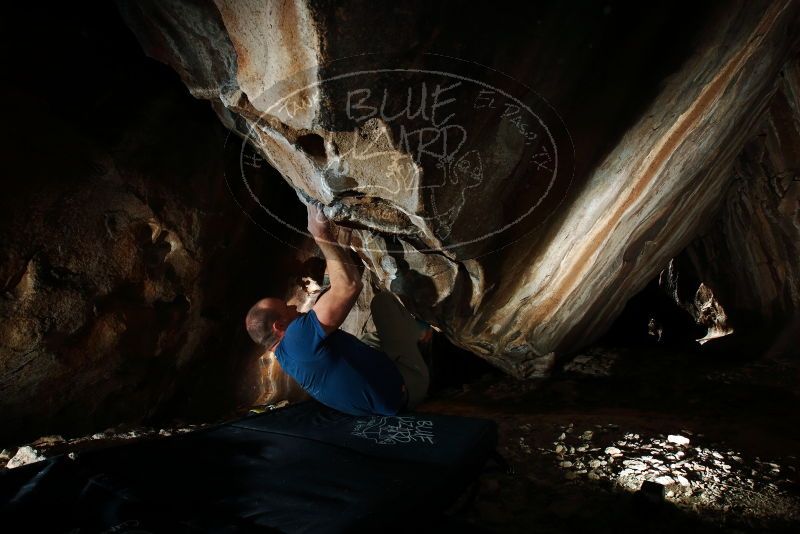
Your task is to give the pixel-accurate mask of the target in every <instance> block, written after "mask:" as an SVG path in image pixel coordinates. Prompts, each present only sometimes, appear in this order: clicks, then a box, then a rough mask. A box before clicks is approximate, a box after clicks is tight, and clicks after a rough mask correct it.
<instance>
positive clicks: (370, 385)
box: [245, 204, 429, 415]
mask: <svg viewBox="0 0 800 534" xmlns="http://www.w3.org/2000/svg"><path fill="white" fill-rule="evenodd" d="M331 226H332V225H331V223H330V222H329V221H328V220H327V218H326V217H325V215H324V214H323V213H322V210H320V209H319V207H317V206H316V205H312V204H309V205H308V231H309V232H310V233H311V235H312V236H313V237H314V240H315V241H316V242H317V245H319V248H320V249H321V250H322V253H323V255H324V256H325V261H326V262H327V270H328V276H329V278H330V289H329V290H328V291H327V292H325V293H323V294H322V296H320V297H319V299H318V300H317V302H316V303H315V304H314V306H313V308H311V310H310V311H309V312H308V313H299V312H298V311H297V307H296V306H288V305H287V304H286V302H285V301H283V300H281V299H275V298H266V299H262V300H260V301H258V302H257V303H256V304H255V305H254V306H253V307H252V308H251V309H250V311H249V312H248V314H247V318H246V320H245V323H246V327H247V331H248V333H249V334H250V337H251V338H252V339H253V341H255V342H256V343H258V344H260V345H262V346H264V347H266V348H268V349H270V350H272V351H273V352H274V353H275V357H276V358H277V359H278V362H279V363H280V364H281V367H282V368H283V370H284V371H286V372H287V373H288V374H289V375H290V376H292V378H294V379H295V380H296V381H297V382H298V383H299V384H300V385H301V386H302V387H303V389H305V390H306V391H307V392H308V393H309V395H311V396H312V397H314V398H315V399H316V400H318V401H319V402H321V403H323V404H325V405H327V406H330V407H331V408H335V409H337V410H339V411H342V412H345V413H349V414H352V415H368V414H379V415H395V414H397V413H398V412H400V411H402V410H404V409H410V408H413V407H414V406H416V405H417V404H419V402H421V401H422V399H423V398H424V397H425V395H426V393H427V391H428V384H429V376H428V368H427V366H426V365H425V362H424V360H423V359H422V355H421V354H420V351H419V347H418V345H417V340H418V339H419V336H420V328H419V325H418V323H417V322H416V321H415V320H414V318H413V317H412V316H411V315H410V314H409V313H408V312H407V311H406V310H405V308H403V307H402V306H401V305H400V303H399V302H398V301H397V299H396V298H395V297H394V296H393V295H392V294H391V293H388V292H381V293H378V294H377V295H376V296H375V297H374V298H373V299H372V303H371V305H370V309H371V311H372V319H373V321H374V323H375V327H376V328H377V335H368V336H365V337H364V338H363V339H361V340H359V339H358V338H356V337H355V336H353V335H351V334H349V333H347V332H345V331H343V330H341V329H340V328H339V327H340V326H341V325H342V323H343V322H344V320H345V319H346V318H347V315H348V314H349V313H350V310H351V309H352V308H353V305H354V304H355V303H356V300H357V299H358V295H359V294H360V293H361V289H362V283H361V276H360V274H359V272H358V269H357V268H356V266H355V265H354V264H353V262H352V258H351V257H350V254H349V252H348V251H346V250H345V249H343V248H342V247H341V246H340V245H339V244H338V242H337V240H336V236H335V235H334V233H333V229H332V228H331ZM341 230H342V229H339V228H337V232H338V231H341Z"/></svg>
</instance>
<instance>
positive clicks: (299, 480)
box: [0, 401, 497, 533]
mask: <svg viewBox="0 0 800 534" xmlns="http://www.w3.org/2000/svg"><path fill="white" fill-rule="evenodd" d="M496 440H497V431H496V425H495V423H494V422H492V421H488V420H482V419H473V418H464V417H453V416H445V415H435V414H425V413H407V414H403V415H399V416H393V417H384V416H371V417H353V416H349V415H344V414H341V413H339V412H336V411H334V410H330V409H328V408H326V407H324V406H322V405H320V404H318V403H316V402H313V401H309V402H304V403H300V404H296V405H293V406H289V407H287V408H284V409H280V410H276V411H273V412H268V413H264V414H260V415H254V416H250V417H245V418H243V419H239V420H236V421H233V422H229V423H225V424H222V425H218V426H215V427H210V428H206V429H203V430H199V431H195V432H190V433H186V434H181V435H176V436H171V437H168V438H159V439H153V440H148V441H143V442H138V443H131V444H125V445H119V446H113V447H109V448H106V449H102V450H95V451H87V452H83V453H77V454H76V455H75V457H74V459H70V458H69V457H68V456H66V455H64V456H57V457H53V458H49V459H47V460H45V461H42V462H39V463H36V464H32V465H28V466H24V467H20V468H17V469H13V470H9V471H7V472H5V473H3V474H2V475H0V503H1V505H2V508H0V525H2V526H3V531H5V532H15V531H27V532H33V531H47V532H67V531H69V532H81V533H83V532H273V531H279V532H349V531H373V532H374V531H382V532H386V531H424V530H426V529H425V522H426V521H429V520H431V518H435V517H437V514H440V513H441V511H442V510H444V509H445V508H446V507H448V506H449V505H450V504H452V503H453V502H454V501H455V500H456V499H457V498H458V497H459V495H461V494H462V493H463V491H464V490H465V488H466V487H467V486H468V485H469V483H470V482H471V481H473V480H474V479H475V478H476V477H477V476H478V475H479V473H480V471H481V470H482V468H483V466H484V465H485V463H486V461H487V459H488V458H489V457H490V455H491V454H492V452H493V451H494V448H495V445H496Z"/></svg>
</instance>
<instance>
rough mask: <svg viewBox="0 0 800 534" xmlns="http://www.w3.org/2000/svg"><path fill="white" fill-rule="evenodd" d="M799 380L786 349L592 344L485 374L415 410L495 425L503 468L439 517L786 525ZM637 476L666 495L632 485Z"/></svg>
mask: <svg viewBox="0 0 800 534" xmlns="http://www.w3.org/2000/svg"><path fill="white" fill-rule="evenodd" d="M799 378H800V362H798V361H797V360H796V359H785V360H774V359H773V360H759V361H741V360H739V361H730V360H725V359H724V358H720V357H716V358H704V357H702V356H699V355H698V354H692V353H682V352H675V351H674V350H665V349H660V348H647V349H631V348H626V349H613V348H607V347H606V348H603V347H595V348H593V349H591V350H589V351H588V352H585V353H583V354H582V355H580V356H578V357H577V358H576V359H574V360H573V361H572V363H570V364H568V365H567V366H566V367H564V368H562V369H559V370H558V371H557V372H555V373H554V375H553V376H552V377H550V378H547V379H541V380H538V381H537V380H531V381H518V380H514V379H511V378H508V377H503V376H498V375H496V374H493V373H488V374H485V375H484V376H483V377H482V378H480V379H478V380H476V381H474V382H471V383H469V384H465V385H463V386H462V387H461V388H452V387H451V388H449V389H446V390H442V391H440V392H439V393H438V394H436V395H434V396H433V397H432V398H431V399H430V400H429V401H428V402H426V403H425V404H424V405H423V406H421V407H420V410H421V411H430V412H438V413H446V414H453V415H464V416H475V417H486V418H491V419H494V420H495V421H496V422H497V423H498V425H499V449H498V450H499V452H500V453H501V454H502V455H503V456H504V457H505V458H506V460H507V461H508V462H509V463H510V464H511V465H512V466H513V469H514V474H507V473H506V472H505V471H504V470H503V469H500V468H495V469H491V468H490V469H489V470H488V471H487V472H485V473H484V475H483V476H482V477H481V478H480V480H479V481H478V483H477V484H476V485H475V487H474V488H473V497H472V500H471V501H469V500H467V499H465V502H464V503H463V505H462V506H460V507H457V508H456V509H455V510H454V511H453V512H452V514H451V517H452V519H453V521H455V522H456V524H461V525H463V526H464V527H472V528H473V529H474V530H476V531H488V532H584V531H587V530H589V531H592V532H628V531H636V532H676V531H679V530H681V529H683V530H684V531H687V530H688V531H689V532H697V531H701V532H703V531H708V532H718V531H723V532H760V531H769V532H782V531H787V532H788V531H792V532H797V531H798V530H797V529H798V527H799V526H800V489H799V488H800V486H798V476H797V469H798V467H800V466H798V459H797V456H796V455H797V454H798V452H800V431H799V430H798V426H797V425H798V418H797V414H798V406H799V405H798V398H800V387H799V386H800V380H798V379H799ZM644 480H650V481H654V482H656V483H658V484H660V485H662V486H664V489H663V491H664V494H665V499H664V500H663V501H662V500H660V499H659V498H658V497H657V496H656V497H654V498H649V499H648V498H645V495H643V494H637V493H636V490H638V489H639V488H640V486H641V484H642V482H643V481H644ZM658 489H659V490H660V489H661V488H660V487H658Z"/></svg>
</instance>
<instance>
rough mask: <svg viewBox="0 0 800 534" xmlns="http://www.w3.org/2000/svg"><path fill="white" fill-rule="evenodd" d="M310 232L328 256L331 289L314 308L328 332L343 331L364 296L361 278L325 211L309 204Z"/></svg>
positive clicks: (326, 256)
mask: <svg viewBox="0 0 800 534" xmlns="http://www.w3.org/2000/svg"><path fill="white" fill-rule="evenodd" d="M308 231H309V232H311V235H312V236H313V237H314V240H315V241H316V242H317V245H318V246H319V248H320V249H321V250H322V254H323V255H324V256H325V261H326V263H327V268H328V277H329V278H330V282H331V287H330V289H329V290H328V291H326V292H325V293H324V294H323V295H322V296H321V297H319V299H318V300H317V303H316V304H314V307H313V308H312V309H313V310H314V313H315V314H316V315H317V319H319V322H320V324H321V325H322V328H323V329H324V330H325V333H327V334H330V333H331V332H333V331H335V330H336V329H337V328H339V327H340V326H341V325H342V323H343V322H344V320H345V319H346V318H347V315H348V314H349V313H350V310H351V309H352V308H353V305H354V304H355V303H356V300H358V295H359V294H360V293H361V289H362V283H361V275H360V273H359V272H358V269H357V268H356V265H355V263H354V262H353V259H352V257H351V255H350V254H349V252H348V251H347V250H346V249H344V248H342V247H341V246H340V245H339V244H338V243H337V241H336V237H335V236H334V235H333V232H332V231H331V224H330V222H329V221H328V219H327V218H326V217H325V215H324V214H323V213H322V210H321V209H320V208H319V207H318V206H317V205H314V204H309V205H308Z"/></svg>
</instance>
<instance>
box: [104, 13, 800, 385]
mask: <svg viewBox="0 0 800 534" xmlns="http://www.w3.org/2000/svg"><path fill="white" fill-rule="evenodd" d="M119 5H120V8H121V11H122V13H123V16H124V18H125V19H126V21H127V23H128V25H129V26H130V27H131V28H132V29H133V30H134V32H135V33H136V35H137V37H138V39H139V41H140V43H141V44H142V46H143V47H144V49H145V51H146V52H147V53H148V54H149V55H150V56H152V57H154V58H156V59H158V60H160V61H162V62H164V63H166V64H168V65H170V66H171V67H172V68H174V69H175V70H176V71H177V72H178V73H179V74H180V76H181V79H182V80H183V82H184V83H185V84H186V86H187V87H188V88H189V90H190V91H191V92H192V94H193V95H194V96H196V97H197V98H202V99H208V100H210V101H211V102H212V104H213V105H214V108H215V110H216V111H217V113H218V115H219V117H220V118H221V119H222V121H223V122H224V124H225V125H226V126H228V127H230V128H232V129H235V130H237V131H238V132H239V133H240V135H241V136H242V137H243V138H244V139H245V140H246V141H247V142H249V143H252V144H253V145H254V146H255V147H257V149H258V150H260V151H261V153H262V154H263V155H264V156H265V157H266V158H267V159H268V160H269V162H270V163H271V164H272V165H273V166H274V167H275V168H276V169H278V170H279V171H280V173H281V174H282V175H283V177H284V178H285V179H286V180H287V181H288V182H290V183H291V185H292V186H293V187H294V188H295V189H296V190H297V192H298V195H299V196H300V197H301V198H303V199H305V200H309V199H313V200H315V201H319V202H321V203H323V204H324V205H325V206H326V213H328V215H329V216H330V217H331V218H332V219H334V220H335V221H336V222H338V223H339V224H342V225H347V226H351V227H354V228H356V229H357V232H356V233H357V234H358V236H359V238H358V242H357V245H358V249H359V254H360V256H361V258H362V260H363V261H364V262H365V264H366V265H367V267H368V268H369V271H370V273H371V276H373V277H374V279H375V280H376V281H377V283H379V284H380V285H382V286H384V287H386V288H389V289H391V290H392V291H394V292H395V293H397V294H399V295H400V296H401V298H403V300H404V302H406V304H407V305H408V307H409V308H410V309H411V310H413V311H414V312H415V313H417V314H418V315H420V316H421V317H423V318H425V319H426V320H427V321H429V322H431V323H432V324H434V325H436V326H437V327H439V328H440V329H441V330H442V331H444V332H445V333H446V334H447V336H448V337H449V338H450V339H451V340H452V341H453V342H455V343H456V344H458V345H460V346H461V347H464V348H467V349H469V350H472V351H473V352H475V353H477V354H479V355H480V356H482V357H484V358H486V359H488V360H489V361H491V362H492V363H494V364H495V365H497V366H499V367H501V368H502V369H504V370H506V371H508V372H509V373H512V374H514V375H516V376H520V377H526V376H533V375H536V374H541V373H545V372H547V370H548V369H549V367H550V366H551V364H552V362H553V360H554V357H555V355H557V354H559V353H562V352H564V351H569V350H572V349H575V348H577V347H579V346H582V345H585V344H586V343H588V342H589V341H591V340H592V339H595V338H596V337H597V336H599V335H600V334H602V333H603V332H604V331H605V330H606V329H607V328H608V326H609V324H610V322H611V321H613V319H614V318H615V317H616V316H617V314H618V313H619V311H620V310H621V308H622V307H623V305H624V303H625V302H626V300H628V299H629V298H630V297H631V296H632V295H634V294H635V293H636V292H637V291H639V290H640V289H641V288H642V287H643V286H644V285H645V284H646V282H647V281H648V280H650V279H652V278H653V277H654V276H655V275H656V274H657V273H658V272H659V271H660V270H661V268H662V267H663V266H664V265H665V264H666V263H667V262H668V260H669V259H670V258H672V257H674V256H675V255H676V254H678V253H679V252H680V251H681V250H682V249H683V248H684V247H685V246H686V245H687V244H688V243H689V242H690V241H692V239H693V238H694V237H695V236H696V234H697V233H698V231H699V230H700V229H701V228H702V227H703V226H704V225H705V224H706V223H707V221H708V220H709V219H711V218H713V217H714V215H715V214H716V213H717V211H718V209H719V207H720V205H721V203H722V202H723V199H724V197H725V195H724V193H725V192H726V191H727V190H728V185H729V182H730V180H731V176H732V175H733V165H734V162H735V161H736V160H737V156H738V155H739V154H740V153H741V152H742V150H743V147H745V144H746V143H747V142H748V141H750V140H751V139H752V138H753V137H754V135H755V134H756V128H757V127H758V126H759V125H760V124H761V123H762V117H763V115H764V112H765V110H766V109H767V107H768V105H770V103H771V102H774V101H773V99H772V95H773V94H774V92H775V88H776V86H777V85H778V84H779V81H780V79H779V77H778V75H779V72H780V71H781V69H782V68H783V66H784V65H785V63H786V61H787V59H788V58H789V57H790V54H791V53H792V51H793V50H794V49H795V47H796V44H797V43H796V38H797V35H798V34H800V32H798V31H797V27H798V26H797V22H798V8H799V7H800V3H798V2H796V1H793V0H779V1H774V2H766V1H764V2H735V3H727V4H726V5H724V6H717V7H716V8H711V7H706V8H699V7H697V6H696V5H686V6H683V8H685V9H683V8H681V7H680V6H678V7H675V6H672V5H670V6H669V8H668V9H667V8H658V7H645V6H639V7H636V8H630V7H629V8H626V9H624V10H622V9H620V8H618V7H617V6H616V4H613V3H610V4H609V5H607V6H604V7H603V6H595V7H591V6H590V7H583V8H581V9H576V8H575V7H574V6H566V5H564V4H563V3H559V2H550V3H544V4H537V5H536V6H529V7H527V8H525V10H523V11H520V10H519V8H514V9H511V8H508V9H504V8H502V6H495V5H493V6H492V8H491V9H489V8H486V7H484V6H481V5H480V4H478V5H475V4H469V5H465V4H461V3H459V4H453V5H451V4H449V3H441V4H440V3H425V2H416V3H413V2H412V3H411V4H408V5H405V4H404V7H403V8H399V7H397V8H395V7H391V4H388V3H385V4H384V3H381V4H380V5H375V4H373V3H368V2H359V1H352V2H346V3H344V4H337V5H335V6H334V5H329V4H328V3H324V2H310V1H304V0H286V1H274V2H266V3H265V2H260V1H259V2H257V1H233V0H231V1H223V0H218V1H216V2H214V1H211V0H208V1H201V0H196V1H192V2H184V1H177V0H174V1H158V2H156V1H146V2H120V3H119ZM487 10H488V11H487ZM670 10H671V11H670ZM686 13H691V16H689V17H687V16H686ZM686 19H691V20H690V21H687V20H686ZM499 27H503V28H505V30H504V31H503V32H498V28H499ZM564 28H569V31H565V30H564ZM664 42H666V43H669V46H666V47H665V46H663V43H664ZM365 52H370V54H368V55H363V54H364V53H365ZM359 54H362V55H361V56H358V55H359ZM354 56H356V57H355V58H354ZM448 56H456V57H459V58H462V59H463V60H456V59H452V58H450V57H448ZM473 60H474V61H476V62H478V63H481V64H483V65H486V66H487V67H489V68H483V67H480V66H479V65H476V64H475V63H469V61H473ZM491 69H496V70H491ZM498 71H500V72H501V73H505V74H500V73H498ZM506 75H507V76H506ZM774 105H776V104H773V106H774ZM794 142H796V140H794ZM747 150H753V148H752V147H751V148H748V149H747ZM750 161H755V162H756V163H758V161H760V160H759V158H755V159H752V160H750ZM765 185H766V184H765ZM740 202H744V203H745V206H744V207H733V208H730V209H732V210H733V212H732V213H733V214H734V215H735V214H739V213H742V210H744V212H745V213H749V214H750V215H749V216H750V217H751V218H757V217H758V215H757V214H758V211H757V210H753V209H748V208H747V202H748V201H747V200H741V201H740ZM789 204H790V203H789ZM264 206H265V207H266V208H267V209H269V202H268V199H265V200H264ZM775 209H777V210H780V209H789V210H791V209H792V207H791V206H790V205H788V204H787V206H784V208H781V207H780V206H776V207H775ZM732 216H733V215H731V217H732ZM727 224H728V226H729V227H736V228H738V226H737V224H738V223H735V222H734V221H733V220H731V222H730V223H727ZM765 224H769V223H765ZM795 230H796V228H795ZM795 230H792V231H795ZM726 232H727V230H726ZM728 235H729V237H728V239H734V240H738V239H739V238H740V237H739V236H738V235H736V234H734V233H731V234H728ZM781 239H782V238H781ZM778 242H783V241H781V240H779V241H778ZM714 246H716V244H715V245H714ZM749 246H756V245H755V244H752V245H749ZM769 247H772V245H769ZM740 250H741V252H737V254H739V253H740V254H743V255H746V256H750V257H753V258H754V262H755V263H757V262H758V260H755V258H756V257H760V255H761V254H762V252H754V251H753V250H751V249H750V248H747V249H744V248H743V249H740ZM782 250H784V249H781V250H780V251H772V250H766V249H765V250H763V254H767V255H769V254H772V253H773V252H775V253H778V254H782V253H783V252H782ZM795 258H796V256H795ZM758 278H759V279H761V278H762V277H761V276H760V275H759V276H758ZM794 280H796V277H795V278H794ZM753 291H759V290H755V289H754V290H753ZM795 302H796V300H795Z"/></svg>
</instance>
